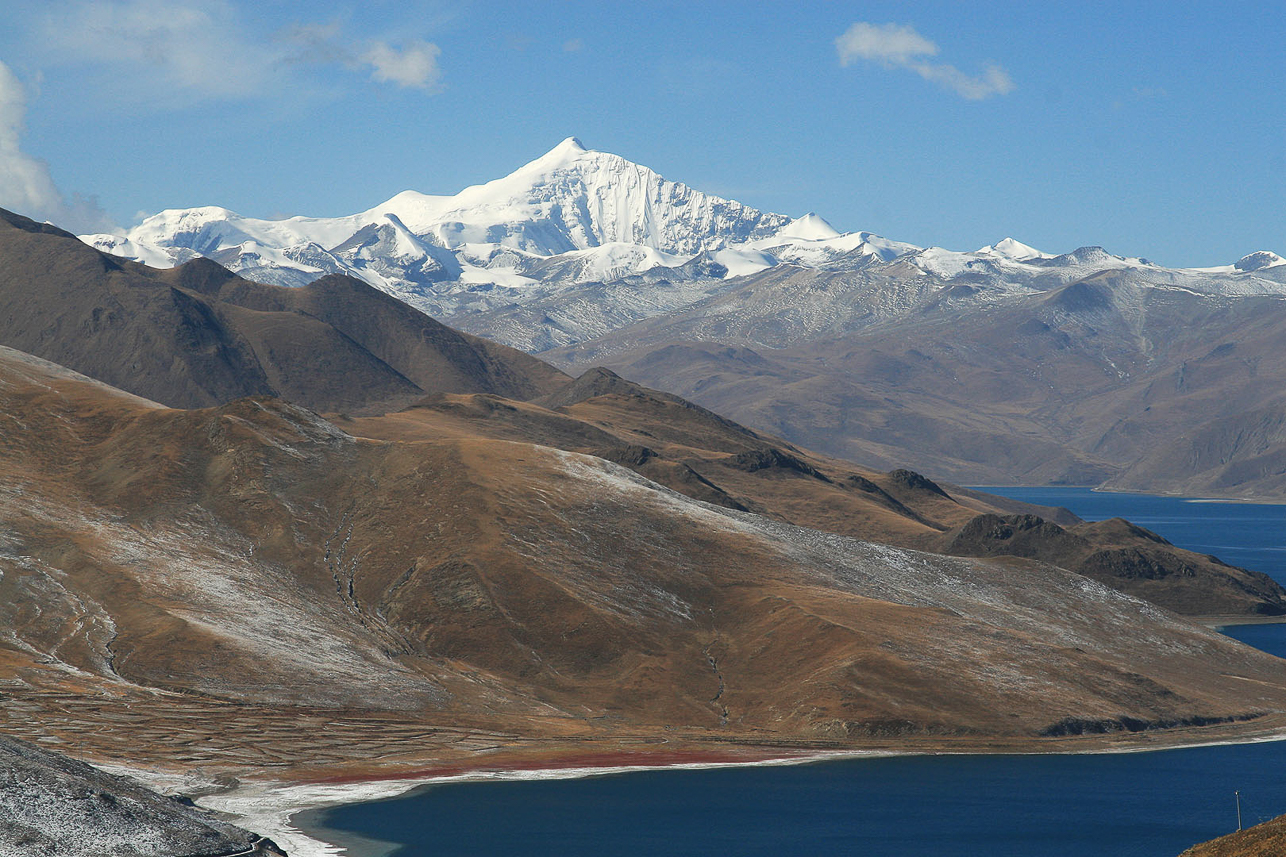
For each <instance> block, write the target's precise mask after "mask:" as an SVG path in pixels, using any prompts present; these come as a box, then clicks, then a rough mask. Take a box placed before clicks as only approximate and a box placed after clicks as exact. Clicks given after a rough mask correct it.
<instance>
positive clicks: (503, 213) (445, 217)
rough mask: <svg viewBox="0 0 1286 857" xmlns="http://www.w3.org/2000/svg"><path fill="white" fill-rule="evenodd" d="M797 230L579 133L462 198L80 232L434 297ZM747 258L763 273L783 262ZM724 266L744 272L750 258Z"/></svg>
mask: <svg viewBox="0 0 1286 857" xmlns="http://www.w3.org/2000/svg"><path fill="white" fill-rule="evenodd" d="M814 219H815V220H818V221H820V218H814ZM821 222H822V223H824V221H821ZM791 223H792V221H791V219H790V218H788V217H785V216H784V215H780V214H770V213H765V212H762V211H758V210H756V209H753V208H750V207H749V206H745V205H742V204H741V203H739V202H735V201H732V200H726V199H721V198H719V197H716V196H712V195H709V194H705V193H701V192H700V191H696V190H693V189H692V188H690V187H688V186H687V185H684V184H681V183H679V182H672V181H668V180H666V179H664V178H662V177H661V176H659V175H658V174H657V173H655V172H653V171H652V170H650V169H648V168H647V167H643V166H639V165H638V164H634V163H631V162H630V161H627V160H625V159H624V158H622V157H620V156H618V155H612V154H608V153H605V152H596V151H591V150H588V149H586V148H585V147H584V146H582V145H581V143H580V141H579V140H577V139H576V138H574V137H569V138H567V139H566V140H564V141H563V142H561V143H559V144H558V145H557V146H556V147H554V148H553V149H552V150H551V151H549V152H548V153H547V154H545V155H544V156H543V157H540V158H537V159H536V160H534V161H532V162H531V163H529V164H527V165H526V166H523V167H521V168H519V169H518V170H516V171H515V172H513V173H511V174H510V175H508V176H505V177H504V178H502V179H497V180H496V181H492V182H488V183H486V184H483V185H475V186H473V187H468V188H465V189H464V190H462V191H461V192H460V193H458V194H456V195H454V196H433V195H429V194H422V193H417V192H416V191H409V190H408V191H403V192H402V193H399V194H397V195H396V196H394V197H393V198H392V199H390V200H388V201H387V202H384V203H382V204H380V205H377V206H375V207H374V208H371V209H369V210H367V211H364V212H361V213H358V214H354V215H350V216H347V217H337V218H311V217H291V218H287V219H284V220H258V219H255V218H249V217H242V216H240V215H238V214H236V213H235V212H232V211H229V210H227V209H224V208H219V207H214V206H207V207H202V208H191V209H179V210H167V211H163V212H161V213H160V214H156V215H153V216H151V217H149V218H147V219H146V220H144V221H143V222H142V223H141V224H139V225H138V226H137V227H135V228H133V229H131V230H130V231H129V232H128V233H127V234H126V235H125V236H110V235H88V236H84V238H85V240H86V241H87V242H88V243H90V244H92V245H93V246H95V247H97V248H99V249H102V250H106V251H108V252H112V253H116V254H119V255H124V256H129V257H132V258H135V259H138V260H139V261H142V262H145V263H147V264H151V265H173V264H179V263H182V262H184V261H187V260H188V259H189V258H191V257H192V256H193V255H204V256H210V257H212V258H215V259H217V260H219V261H220V262H221V263H223V264H224V265H227V266H228V267H230V268H232V269H233V270H235V271H238V272H240V273H243V274H246V275H253V276H257V277H258V278H260V279H266V280H268V281H271V282H279V283H283V284H292V285H293V284H297V283H299V282H303V281H307V280H310V279H314V278H316V277H317V276H320V275H321V274H323V273H332V272H337V271H344V272H346V273H350V274H354V275H356V276H358V277H361V278H363V279H365V280H367V281H368V282H371V283H372V284H373V285H376V286H378V287H380V288H386V289H388V290H389V291H393V292H395V293H406V292H408V291H409V292H414V291H417V290H426V289H427V290H429V291H432V290H434V289H433V286H432V285H431V284H434V283H440V282H443V281H446V280H450V281H460V282H462V283H463V284H466V285H483V284H490V285H498V286H510V287H512V286H521V285H527V284H529V281H530V280H531V278H529V277H526V276H525V272H526V270H527V269H529V268H533V267H543V263H544V262H545V261H546V260H548V259H550V258H553V257H558V256H563V255H564V254H575V255H574V256H571V257H569V259H568V261H573V260H575V261H576V263H577V264H574V265H572V266H570V267H571V268H572V269H573V270H574V273H572V274H571V276H572V277H573V278H574V279H575V280H576V281H586V280H595V279H602V278H604V277H609V278H614V277H619V276H622V275H626V274H633V273H638V272H640V271H644V270H647V269H649V268H653V267H658V266H659V267H678V266H680V265H682V264H684V263H685V262H687V261H689V260H690V259H691V258H692V257H693V256H694V255H696V254H698V253H701V252H702V251H721V250H724V249H725V248H729V247H734V246H740V245H744V244H746V243H747V242H755V241H763V240H765V239H767V240H771V239H773V238H775V237H777V236H781V237H782V238H783V239H787V240H789V239H790V238H791V237H793V236H794V235H795V233H792V232H791V231H790V230H788V229H785V228H786V227H788V226H790V225H791ZM825 229H826V230H827V231H829V232H830V233H833V234H838V233H834V230H832V229H830V227H829V226H828V225H827V226H826V227H825ZM750 256H751V258H752V260H753V261H752V262H751V263H750V267H752V268H753V269H755V270H759V269H762V268H763V267H765V266H767V265H770V264H773V263H774V262H773V260H770V259H766V258H760V257H761V256H762V254H755V253H753V252H752V253H751V254H750ZM728 261H730V262H732V265H731V266H730V267H731V268H736V269H738V270H741V272H745V270H744V269H745V268H746V267H747V265H746V264H745V263H744V262H739V260H738V259H736V258H733V257H729V260H728ZM725 273H726V272H725ZM438 290H439V291H440V290H441V289H438Z"/></svg>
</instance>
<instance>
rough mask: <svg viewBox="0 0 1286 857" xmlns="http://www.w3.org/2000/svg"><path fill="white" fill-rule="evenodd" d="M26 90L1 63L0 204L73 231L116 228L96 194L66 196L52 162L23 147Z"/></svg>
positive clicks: (108, 230)
mask: <svg viewBox="0 0 1286 857" xmlns="http://www.w3.org/2000/svg"><path fill="white" fill-rule="evenodd" d="M26 116H27V90H26V87H24V86H23V85H22V81H20V80H18V77H17V75H15V74H14V73H13V71H12V70H11V69H10V68H9V66H7V65H5V64H4V63H3V62H0V208H7V209H9V210H10V211H16V212H18V213H19V214H22V215H25V216H27V217H30V218H32V219H34V220H48V221H49V222H50V223H53V224H54V225H55V226H60V227H62V228H63V229H66V230H69V231H71V232H78V233H85V232H111V231H113V230H115V229H116V227H115V224H113V223H112V222H111V219H110V218H109V217H108V216H107V214H106V213H105V212H104V211H103V210H102V209H101V208H99V207H98V204H97V203H96V202H95V201H94V200H93V199H91V198H87V197H83V196H80V195H73V196H72V197H71V198H70V199H68V198H67V197H65V196H64V195H63V194H62V192H61V191H59V190H58V187H57V185H55V184H54V180H53V178H52V177H51V176H50V175H49V165H48V164H46V163H45V162H44V161H42V160H40V159H39V158H33V157H32V156H31V155H28V154H27V153H26V152H24V151H22V132H23V128H24V122H25V120H26Z"/></svg>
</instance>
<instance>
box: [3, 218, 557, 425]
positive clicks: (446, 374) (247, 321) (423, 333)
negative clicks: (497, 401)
mask: <svg viewBox="0 0 1286 857" xmlns="http://www.w3.org/2000/svg"><path fill="white" fill-rule="evenodd" d="M0 344H3V345H8V346H10V347H13V348H18V349H21V350H24V351H27V352H29V353H32V354H36V355H37V356H40V357H44V358H46V359H49V360H53V361H55V362H57V363H59V364H61V365H65V366H69V367H71V368H73V369H75V370H77V371H80V372H84V373H85V374H87V375H90V376H91V377H94V378H98V379H99V380H102V381H105V382H107V383H109V384H112V385H114V386H117V387H120V388H121V389H125V390H129V391H131V392H134V393H137V394H138V395H141V396H146V397H147V398H150V399H153V400H155V401H159V402H163V403H165V404H169V405H174V406H178V407H202V406H208V405H213V404H219V403H222V402H227V401H230V400H232V399H235V398H237V397H239V396H246V395H276V396H281V397H284V398H287V399H289V400H291V401H294V402H297V403H299V404H302V405H304V406H307V407H313V408H316V409H319V410H325V409H329V410H355V411H371V410H382V409H387V408H389V407H400V406H402V405H405V404H407V403H409V402H411V401H414V400H415V399H417V398H419V397H421V396H423V395H424V394H425V393H432V392H441V391H445V392H464V391H468V392H490V393H497V394H500V395H505V396H511V397H514V398H519V399H525V398H531V397H534V396H538V395H542V394H544V393H547V392H549V391H550V390H552V389H554V388H555V387H557V386H559V385H560V384H562V383H563V382H565V380H566V378H565V376H563V375H562V374H561V373H559V372H558V371H557V370H555V369H553V368H552V367H550V366H549V365H548V364H545V363H542V362H541V361H539V360H536V359H535V358H532V357H529V356H528V355H525V354H522V353H521V352H518V351H515V350H513V349H511V348H506V347H504V346H501V345H496V344H495V343H491V342H487V341H486V340H482V339H478V338H477V337H473V336H469V335H467V334H461V333H457V332H456V331H453V330H451V329H449V328H447V327H444V326H442V325H441V324H438V323H437V322H436V321H433V320H432V319H430V318H429V317H428V316H426V315H424V314H423V313H420V312H418V311H417V310H413V309H411V308H410V307H408V306H406V305H405V304H403V303H401V302H400V301H398V300H396V299H394V298H391V297H389V296H388V295H386V294H384V293H382V292H380V291H378V290H376V289H375V288H373V287H371V286H369V285H367V284H366V283H363V282H361V281H358V280H354V279H351V278H348V277H341V276H332V277H326V278H323V279H321V280H319V281H317V282H315V283H312V284H310V285H308V286H305V287H302V288H299V289H289V288H283V287H276V286H266V285H262V284H259V283H251V282H248V281H245V280H241V279H240V278H238V277H236V276H234V275H232V274H231V273H229V272H228V271H226V270H225V269H223V268H221V267H219V266H218V265H216V264H215V263H213V262H210V261H209V260H206V259H196V260H194V261H192V262H190V263H188V264H186V265H182V266H180V267H178V268H171V269H167V270H157V269H153V268H148V267H146V266H144V265H140V264H138V263H135V262H129V261H125V260H123V259H120V258H118V257H115V256H109V255H107V254H105V253H100V252H98V251H97V250H93V249H91V248H89V247H87V246H85V245H84V244H82V243H81V242H80V241H78V240H77V239H76V238H75V236H73V235H70V234H69V233H65V232H62V231H61V230H58V229H56V228H54V227H51V226H46V225H43V224H37V223H34V222H33V221H30V220H27V219H26V218H23V217H20V216H18V215H15V214H11V213H9V212H5V211H2V210H0Z"/></svg>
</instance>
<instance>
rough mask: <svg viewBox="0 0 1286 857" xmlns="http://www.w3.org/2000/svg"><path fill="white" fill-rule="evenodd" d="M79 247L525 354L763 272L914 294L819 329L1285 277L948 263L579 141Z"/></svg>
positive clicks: (1128, 264)
mask: <svg viewBox="0 0 1286 857" xmlns="http://www.w3.org/2000/svg"><path fill="white" fill-rule="evenodd" d="M82 240H83V241H85V242H86V243H88V244H90V245H92V246H93V247H95V248H97V249H99V250H103V251H105V252H108V253H112V254H115V255H119V256H126V257H129V258H132V259H134V260H135V261H141V262H143V263H145V264H147V265H151V266H153V267H169V266H173V265H179V264H183V263H184V262H187V261H189V260H191V259H193V258H195V257H197V256H207V257H209V258H211V259H213V260H214V261H216V262H218V263H219V264H220V265H223V266H224V267H226V268H228V269H230V270H232V271H234V272H236V273H238V274H240V275H241V276H243V277H245V278H247V279H251V280H256V281H260V282H266V283H272V284H275V285H283V286H304V285H307V284H308V283H311V282H312V281H314V280H317V279H319V278H321V277H323V276H325V275H327V274H348V275H350V276H353V277H356V278H358V279H361V280H364V281H365V282H367V283H369V284H371V285H372V286H375V287H376V288H377V289H380V290H381V291H384V292H386V293H388V294H391V295H393V296H394V297H396V298H398V299H400V300H402V301H404V302H406V303H409V304H411V305H412V306H414V307H416V308H417V309H420V310H422V311H424V312H426V313H428V314H430V315H432V316H434V317H437V318H439V319H442V320H445V321H448V322H449V323H450V324H452V325H454V326H456V327H460V328H463V329H465V330H468V331H470V332H473V333H479V334H482V335H485V336H488V337H490V338H494V339H499V340H501V341H503V342H505V343H506V344H509V345H512V346H516V347H519V348H522V349H524V350H528V351H541V350H545V349H548V348H552V347H558V346H566V345H573V344H575V343H578V342H582V341H585V340H586V339H589V338H592V337H595V336H601V335H603V334H605V333H607V332H609V331H611V330H615V329H619V328H621V327H624V326H626V325H629V324H632V323H635V322H639V321H642V320H644V319H647V318H651V317H655V316H659V315H662V314H664V313H667V312H671V311H674V310H678V309H680V308H683V307H688V306H692V305H695V304H697V303H698V302H700V301H703V300H705V299H707V298H712V297H714V296H715V295H717V294H719V293H721V292H723V291H725V290H726V289H728V288H730V287H732V284H729V283H728V281H730V280H733V279H735V278H739V277H744V276H752V275H756V274H760V273H762V272H766V271H768V270H769V269H779V270H780V271H781V272H782V274H783V275H789V273H788V272H789V271H791V270H794V269H799V268H804V269H812V270H815V271H818V272H821V273H822V274H825V275H830V274H842V275H844V276H845V277H847V278H854V277H856V278H862V277H865V276H866V275H867V274H868V273H869V274H880V273H881V272H885V273H887V274H889V275H890V276H893V277H894V278H895V279H898V280H899V281H900V282H904V283H908V284H909V287H908V288H899V289H895V290H894V291H893V292H892V293H890V294H885V295H883V296H881V297H880V298H879V299H878V300H875V301H874V302H864V303H863V304H862V305H861V306H860V307H858V305H855V304H851V303H847V304H845V303H843V302H841V305H839V306H834V307H831V306H828V307H818V308H817V310H816V311H813V312H810V313H809V318H810V322H809V323H810V324H813V325H821V326H826V325H828V324H830V322H831V321H834V320H837V319H838V317H839V315H843V314H844V313H847V312H850V311H852V310H854V309H855V308H857V309H860V311H861V312H862V313H865V314H866V315H869V316H871V317H872V318H875V317H886V316H887V315H888V314H889V313H897V312H900V311H902V310H904V309H906V307H907V306H908V305H909V304H908V301H912V302H914V300H918V299H919V298H920V297H923V296H925V295H928V294H935V293H937V292H939V291H940V290H942V289H943V288H944V287H946V286H947V284H948V283H950V282H952V281H955V280H956V279H957V278H963V279H962V280H961V282H964V283H965V285H966V287H965V288H964V289H963V290H956V291H953V292H950V295H951V297H950V298H948V300H960V299H963V298H964V297H965V296H966V295H967V294H973V295H975V296H979V298H980V299H990V298H991V297H995V296H1002V295H1010V294H1025V293H1028V292H1030V291H1031V290H1032V289H1037V290H1045V289H1047V288H1051V287H1056V286H1061V285H1066V284H1067V283H1069V282H1072V281H1074V280H1076V279H1079V278H1081V277H1085V276H1089V275H1092V274H1095V273H1097V272H1099V271H1103V270H1120V271H1126V272H1130V273H1131V274H1134V275H1138V276H1142V277H1144V278H1145V279H1147V280H1148V281H1149V282H1153V281H1155V282H1157V283H1161V284H1165V285H1171V286H1173V285H1181V286H1183V287H1184V288H1191V289H1195V290H1197V291H1201V292H1210V291H1213V292H1218V293H1223V292H1231V293H1236V294H1245V293H1272V294H1277V293H1280V292H1281V291H1282V290H1283V287H1282V283H1281V282H1280V279H1281V276H1282V272H1283V271H1286V267H1282V266H1281V265H1280V263H1281V259H1280V257H1278V256H1276V255H1274V254H1271V253H1267V252H1258V253H1253V254H1251V255H1250V256H1247V257H1245V258H1244V259H1242V260H1241V261H1239V262H1238V263H1237V264H1236V266H1233V265H1228V266H1224V267H1222V268H1218V269H1204V270H1200V271H1185V270H1180V269H1175V270H1171V269H1164V268H1160V267H1158V266H1156V265H1152V264H1151V263H1148V262H1146V261H1145V260H1143V259H1134V258H1128V257H1123V256H1116V255H1113V254H1111V253H1109V252H1107V251H1106V250H1103V249H1102V248H1098V247H1089V248H1081V249H1079V250H1076V251H1073V252H1072V253H1065V254H1062V255H1057V256H1055V255H1052V254H1049V253H1044V252H1042V251H1040V250H1037V249H1036V248H1034V247H1030V246H1028V245H1026V244H1023V243H1021V242H1020V241H1017V240H1015V239H1013V238H1005V239H1003V240H1001V241H998V242H997V243H995V244H993V245H990V246H987V247H983V248H981V249H979V250H976V251H974V252H955V251H950V250H944V249H942V248H940V247H928V248H924V247H919V246H916V245H914V244H908V243H904V242H899V241H892V240H889V239H886V238H882V237H880V236H879V235H875V234H873V233H870V232H847V233H841V232H839V231H838V230H836V229H835V228H834V227H833V226H831V224H829V223H827V222H826V220H825V219H823V218H822V217H820V216H819V215H817V214H814V213H812V212H809V213H807V214H805V215H804V216H802V217H799V218H793V219H792V218H791V217H788V216H786V215H783V214H774V213H771V212H764V211H760V210H758V209H755V208H751V207H750V206H747V205H743V204H742V203H740V202H737V201H735V200H730V199H724V198H722V197H718V196H714V195H712V194H707V193H703V192H701V191H698V190H695V189H693V188H691V187H689V186H688V185H686V184H683V183H682V182H675V181H671V180H669V179H666V178H664V177H662V176H661V175H660V174H658V173H657V172H656V171H654V170H652V169H650V168H648V167H645V166H642V165H640V164H636V163H633V162H631V161H629V160H626V159H625V158H623V157H621V156H620V155H614V154H611V153H608V152H600V151H596V150H594V149H590V148H587V147H586V146H585V145H584V144H583V143H582V142H581V141H580V140H579V139H577V138H576V137H567V138H566V139H564V140H563V141H562V142H560V143H558V145H556V146H554V147H553V148H552V149H550V150H549V151H548V152H546V153H545V154H543V155H541V156H540V157H538V158H536V159H535V160H533V161H531V162H529V163H527V164H524V165H523V166H521V167H519V168H518V169H516V170H514V171H513V172H511V173H510V174H509V175H507V176H504V177H503V178H499V179H495V180H494V181H489V182H486V183H485V184H479V185H473V186H470V187H466V188H464V189H463V190H461V191H460V192H459V193H456V194H452V195H434V194H425V193H420V192H418V191H414V190H405V191H402V192H401V193H399V194H397V195H395V196H394V197H392V198H391V199H388V200H386V201H385V202H383V203H381V204H379V205H376V206H374V207H373V208H370V209H367V210H366V211H362V212H358V213H356V214H351V215H347V216H344V217H334V218H313V217H291V218H286V219H283V220H259V219H255V218H249V217H242V216H241V215H239V214H236V213H235V212H232V211H229V210H228V209H226V208H220V207H217V206H205V207H201V208H191V209H179V210H167V211H162V212H161V213H159V214H156V215H153V216H151V217H148V218H147V219H146V220H144V221H143V222H142V223H140V224H139V225H138V226H136V227H135V228H134V229H132V230H130V231H129V233H128V234H126V235H125V236H113V235H86V236H82ZM980 289H981V291H980ZM943 294H944V295H945V294H947V293H945V292H944V293H943ZM817 299H818V296H817V295H813V296H811V297H810V298H809V300H810V301H815V300H817ZM786 311H792V310H790V309H789V308H786ZM772 312H773V313H774V314H776V313H777V312H778V310H776V309H774V310H773V311H772ZM837 313H838V314H839V315H837Z"/></svg>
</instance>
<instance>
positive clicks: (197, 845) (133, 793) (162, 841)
mask: <svg viewBox="0 0 1286 857" xmlns="http://www.w3.org/2000/svg"><path fill="white" fill-rule="evenodd" d="M0 853H3V854H5V855H8V857H102V855H105V854H110V855H113V857H217V855H233V854H236V855H244V857H252V855H254V857H272V855H282V852H281V851H279V850H278V849H277V848H276V847H275V846H274V845H273V844H272V843H271V842H270V841H268V840H265V839H261V838H260V837H258V836H256V835H255V834H253V833H249V832H247V831H245V830H242V829H240V828H239V827H234V826H233V825H231V824H227V823H225V822H222V821H219V820H218V819H216V818H214V817H213V816H212V815H211V814H210V813H208V812H205V811H203V810H200V809H198V808H196V807H194V806H192V805H191V804H188V803H184V802H181V801H179V800H176V799H174V798H167V797H163V796H161V795H159V794H157V793H156V792H154V791H151V790H150V789H146V788H144V787H143V786H141V785H138V784H137V783H134V782H132V781H130V780H128V779H125V778H121V777H114V776H111V775H109V774H106V773H103V772H102V771H100V770H98V769H96V768H93V767H91V766H89V765H86V764H84V763H83V762H77V761H75V760H73V759H69V758H67V757H66V756H62V755H60V754H58V753H53V752H50V751H48V750H45V749H42V748H40V747H37V746H35V745H33V744H30V743H28V742H26V741H20V740H17V739H14V738H8V737H4V736H0Z"/></svg>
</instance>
